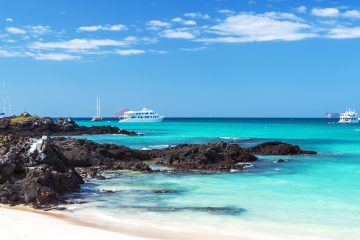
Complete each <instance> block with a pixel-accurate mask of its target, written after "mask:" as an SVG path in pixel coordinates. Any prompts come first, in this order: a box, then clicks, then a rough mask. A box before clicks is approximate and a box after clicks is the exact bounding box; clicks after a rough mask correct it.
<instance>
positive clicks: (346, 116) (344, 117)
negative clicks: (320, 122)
mask: <svg viewBox="0 0 360 240" xmlns="http://www.w3.org/2000/svg"><path fill="white" fill-rule="evenodd" d="M338 123H340V124H353V123H359V116H358V113H357V112H356V111H354V110H351V109H348V110H347V111H346V112H344V113H342V114H341V115H340V120H339V122H338Z"/></svg>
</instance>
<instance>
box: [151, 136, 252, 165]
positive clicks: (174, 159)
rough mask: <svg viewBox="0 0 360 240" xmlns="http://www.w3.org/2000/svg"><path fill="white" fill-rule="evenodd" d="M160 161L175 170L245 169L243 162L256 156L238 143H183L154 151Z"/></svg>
mask: <svg viewBox="0 0 360 240" xmlns="http://www.w3.org/2000/svg"><path fill="white" fill-rule="evenodd" d="M152 154H153V155H154V156H156V157H157V158H158V159H159V160H158V163H159V164H162V165H165V166H167V167H170V168H172V169H175V170H181V171H187V170H230V169H243V168H244V165H243V164H242V163H248V162H253V161H255V160H256V157H255V156H253V155H251V154H249V153H248V152H247V151H246V150H245V149H244V148H241V147H240V146H239V145H236V144H229V143H225V142H220V143H216V144H213V143H211V144H210V143H209V144H182V145H178V146H175V147H171V148H167V149H165V150H158V151H155V152H153V153H152Z"/></svg>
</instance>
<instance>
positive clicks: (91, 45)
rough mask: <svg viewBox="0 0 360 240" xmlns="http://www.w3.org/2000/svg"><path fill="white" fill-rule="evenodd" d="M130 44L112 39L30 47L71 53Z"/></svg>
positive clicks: (53, 43) (41, 43) (42, 44)
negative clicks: (63, 50)
mask: <svg viewBox="0 0 360 240" xmlns="http://www.w3.org/2000/svg"><path fill="white" fill-rule="evenodd" d="M128 44H129V42H127V41H117V40H112V39H72V40H69V41H62V42H34V43H32V44H30V45H29V48H31V49H42V50H50V49H65V50H70V51H79V50H88V49H97V48H99V47H109V46H111V47H118V46H126V45H128Z"/></svg>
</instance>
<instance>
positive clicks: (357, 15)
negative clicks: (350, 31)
mask: <svg viewBox="0 0 360 240" xmlns="http://www.w3.org/2000/svg"><path fill="white" fill-rule="evenodd" d="M342 16H343V17H346V18H360V11H358V10H348V11H346V12H344V13H343V14H342Z"/></svg>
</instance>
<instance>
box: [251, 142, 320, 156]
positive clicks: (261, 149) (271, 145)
mask: <svg viewBox="0 0 360 240" xmlns="http://www.w3.org/2000/svg"><path fill="white" fill-rule="evenodd" d="M248 152H249V153H251V154H255V155H302V154H316V152H314V151H305V150H302V149H300V147H299V146H296V145H291V144H288V143H283V142H279V141H276V142H266V143H262V144H259V145H257V146H255V147H251V148H248Z"/></svg>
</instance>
